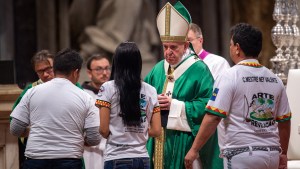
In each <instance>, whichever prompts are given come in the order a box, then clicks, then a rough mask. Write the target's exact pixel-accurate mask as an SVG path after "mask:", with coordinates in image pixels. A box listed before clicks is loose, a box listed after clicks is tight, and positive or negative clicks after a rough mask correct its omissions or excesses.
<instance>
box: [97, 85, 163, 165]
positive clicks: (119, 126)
mask: <svg viewBox="0 0 300 169" xmlns="http://www.w3.org/2000/svg"><path fill="white" fill-rule="evenodd" d="M101 88H102V89H103V91H101V89H100V91H101V96H100V97H99V100H101V101H106V102H107V103H109V104H111V112H110V124H109V129H110V132H111V134H110V136H109V137H108V140H107V145H106V152H105V157H104V160H105V161H109V160H115V159H121V158H137V157H149V155H148V152H147V149H146V146H145V145H146V142H147V140H148V128H149V126H150V121H151V117H152V115H153V113H156V111H153V109H155V108H156V110H157V111H158V112H159V107H158V102H157V98H156V95H157V93H156V90H155V88H154V87H152V86H150V85H148V84H146V83H145V82H143V83H142V86H141V92H140V96H141V98H140V104H141V124H140V125H139V126H127V125H124V123H123V122H122V117H121V116H120V115H119V112H120V104H119V95H118V90H117V88H116V86H115V82H114V81H109V82H106V83H104V84H103V86H102V87H101ZM155 105H156V106H157V107H154V106H155Z"/></svg>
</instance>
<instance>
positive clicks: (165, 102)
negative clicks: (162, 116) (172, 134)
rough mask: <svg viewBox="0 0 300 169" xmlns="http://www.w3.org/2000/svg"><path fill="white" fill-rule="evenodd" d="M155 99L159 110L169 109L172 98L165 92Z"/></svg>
mask: <svg viewBox="0 0 300 169" xmlns="http://www.w3.org/2000/svg"><path fill="white" fill-rule="evenodd" d="M157 99H158V103H159V106H160V109H161V110H170V106H171V101H172V98H170V97H168V96H166V95H165V94H160V95H158V97H157Z"/></svg>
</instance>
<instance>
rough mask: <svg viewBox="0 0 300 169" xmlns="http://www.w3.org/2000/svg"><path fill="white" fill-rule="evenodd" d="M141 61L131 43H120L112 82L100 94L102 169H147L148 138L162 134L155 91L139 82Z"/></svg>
mask: <svg viewBox="0 0 300 169" xmlns="http://www.w3.org/2000/svg"><path fill="white" fill-rule="evenodd" d="M141 71H142V58H141V54H140V51H139V49H138V47H137V45H136V44H135V43H134V42H124V43H121V44H120V45H119V46H118V47H117V49H116V51H115V55H114V58H113V64H112V73H111V80H110V81H108V82H106V83H104V84H103V85H102V86H101V87H100V90H99V94H98V99H97V101H96V105H97V106H98V107H99V108H100V133H101V135H102V136H103V137H104V138H107V145H106V151H105V154H104V161H105V163H104V168H105V169H118V168H122V169H134V168H144V169H148V168H149V165H150V162H149V155H148V152H147V149H146V143H147V140H148V137H149V136H151V137H156V136H159V135H160V132H161V121H160V108H159V103H158V101H157V92H156V89H155V88H154V87H152V86H150V85H148V84H146V83H145V82H143V81H142V80H141Z"/></svg>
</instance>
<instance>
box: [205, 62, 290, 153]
mask: <svg viewBox="0 0 300 169" xmlns="http://www.w3.org/2000/svg"><path fill="white" fill-rule="evenodd" d="M206 110H207V111H209V112H210V113H213V114H215V115H218V116H221V117H224V119H222V121H221V122H220V124H219V126H218V137H219V145H220V148H221V150H224V149H225V148H238V147H245V146H280V143H279V135H278V127H277V125H278V123H277V122H280V121H284V120H289V119H290V117H291V113H290V108H289V104H288V99H287V95H286V92H285V88H284V85H283V83H282V81H281V80H280V79H279V78H278V77H277V76H276V75H274V74H273V73H272V72H271V71H270V70H269V69H267V68H266V67H263V66H262V65H260V64H259V63H258V61H257V60H255V59H248V60H244V61H241V62H239V63H238V64H237V65H235V66H233V67H232V68H230V69H227V70H226V71H225V72H224V73H223V74H220V76H219V77H218V78H217V80H216V82H215V84H214V92H213V96H212V97H211V99H210V100H209V102H208V104H207V106H206Z"/></svg>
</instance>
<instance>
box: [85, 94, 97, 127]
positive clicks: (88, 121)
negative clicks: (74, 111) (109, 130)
mask: <svg viewBox="0 0 300 169" xmlns="http://www.w3.org/2000/svg"><path fill="white" fill-rule="evenodd" d="M85 94H86V95H87V96H88V100H87V102H86V104H87V111H88V112H87V116H86V118H85V123H84V128H85V129H87V128H91V127H99V126H100V117H99V109H98V108H97V107H96V106H95V105H94V102H95V101H94V99H93V98H92V97H91V96H90V95H89V94H87V93H85Z"/></svg>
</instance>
